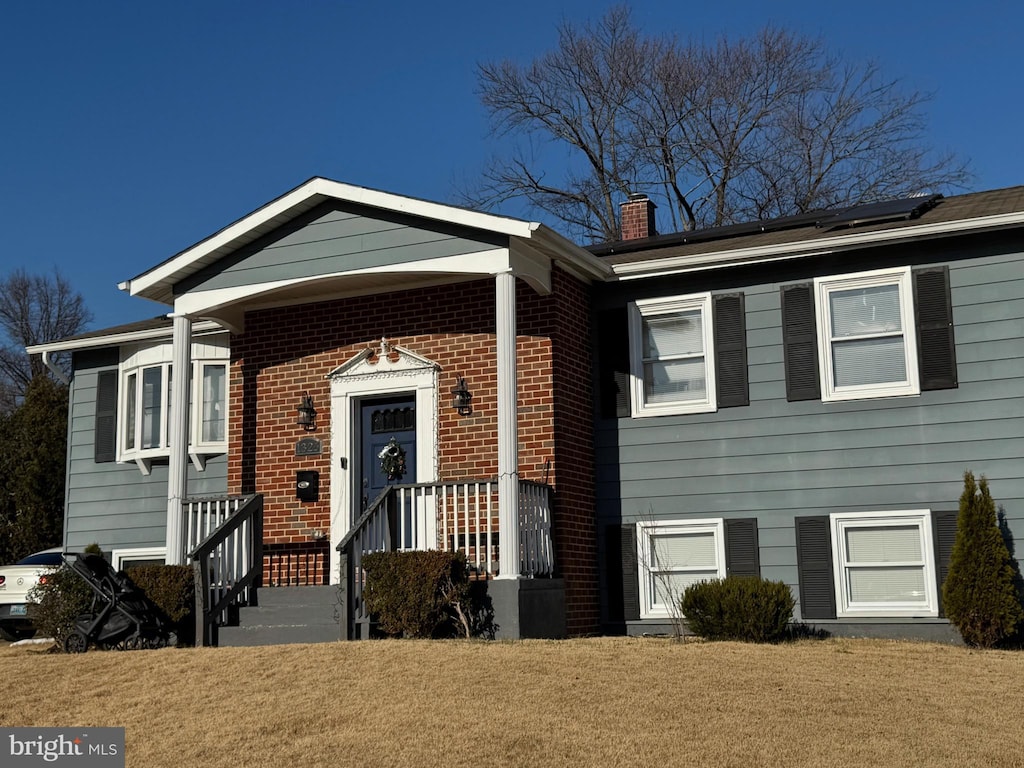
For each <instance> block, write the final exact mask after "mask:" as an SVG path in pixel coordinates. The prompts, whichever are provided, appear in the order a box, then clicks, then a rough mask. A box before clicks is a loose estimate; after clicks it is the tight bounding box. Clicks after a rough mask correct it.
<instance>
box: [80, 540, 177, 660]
mask: <svg viewBox="0 0 1024 768" xmlns="http://www.w3.org/2000/svg"><path fill="white" fill-rule="evenodd" d="M72 557H73V558H74V559H73V560H71V559H69V558H72ZM64 560H65V562H66V563H67V564H68V565H69V566H70V567H71V570H73V571H74V572H75V573H77V574H78V575H79V576H81V577H82V578H83V579H84V580H85V582H86V583H87V584H88V585H89V586H90V587H91V588H92V591H93V598H92V608H91V610H90V612H89V613H83V614H79V616H78V617H77V618H76V619H75V631H74V632H72V633H71V634H70V635H68V636H67V637H66V638H65V639H64V650H65V651H66V652H68V653H85V652H86V650H88V648H89V643H95V644H96V645H98V646H100V647H101V648H106V649H117V650H134V649H136V648H163V647H164V646H166V645H167V644H168V642H169V641H170V638H171V622H170V620H169V619H167V617H166V616H164V614H163V612H162V611H161V610H160V609H159V608H158V607H157V606H156V605H155V604H154V603H153V602H152V601H151V600H150V599H149V598H148V597H146V596H145V595H144V594H143V593H142V592H141V591H140V590H139V588H138V587H136V586H135V584H133V583H132V580H131V579H129V578H128V576H127V575H126V574H125V573H124V572H123V571H117V572H115V571H114V569H113V568H111V567H110V565H109V563H107V561H106V560H104V559H103V558H102V557H101V556H100V555H91V554H83V553H81V552H69V553H68V554H67V555H65V558H64Z"/></svg>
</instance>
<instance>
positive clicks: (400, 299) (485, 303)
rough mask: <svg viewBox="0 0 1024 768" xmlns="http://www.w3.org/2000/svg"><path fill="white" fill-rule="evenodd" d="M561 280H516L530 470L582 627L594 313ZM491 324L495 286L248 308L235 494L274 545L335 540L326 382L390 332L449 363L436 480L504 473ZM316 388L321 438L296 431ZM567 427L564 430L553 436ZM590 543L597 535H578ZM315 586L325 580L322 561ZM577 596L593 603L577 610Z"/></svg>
mask: <svg viewBox="0 0 1024 768" xmlns="http://www.w3.org/2000/svg"><path fill="white" fill-rule="evenodd" d="M554 280H555V285H556V290H555V292H554V293H553V295H551V296H538V295H537V294H536V293H535V292H534V291H533V290H532V289H530V288H529V287H528V286H527V285H525V284H524V283H522V282H519V283H518V284H517V318H518V326H519V327H518V333H517V339H516V356H517V366H518V394H519V404H518V405H519V472H520V475H521V476H522V477H523V478H524V479H529V480H536V481H540V482H545V481H546V482H548V483H550V484H551V485H552V486H553V487H555V489H556V502H557V507H556V518H555V528H556V531H557V534H556V564H557V565H558V566H559V568H560V570H561V571H562V572H563V573H564V575H565V577H566V579H567V583H568V589H569V595H568V596H567V597H568V598H569V603H570V626H571V628H572V631H574V632H576V633H579V632H589V631H594V630H596V627H597V617H596V611H597V609H596V606H597V598H596V594H594V592H595V591H596V583H597V578H596V571H595V564H594V563H595V557H594V551H593V550H594V547H595V537H594V530H593V479H592V476H593V469H592V458H591V454H592V447H591V441H590V425H591V421H592V419H591V415H590V404H589V403H590V372H589V349H590V347H589V342H588V341H587V340H586V338H587V334H588V332H589V331H588V324H589V308H588V307H587V300H586V288H585V286H583V285H582V284H580V283H579V282H578V281H576V280H575V279H574V278H571V277H569V276H567V275H565V274H564V273H561V272H559V271H557V270H555V273H554ZM494 328H495V309H494V283H493V281H491V280H479V281H473V282H467V283H460V284H456V285H446V286H438V287H432V288H423V289H415V290H410V291H401V292H394V293H388V294H381V295H377V296H367V297H359V298H350V299H341V300H334V301H325V302H318V303H313V304H304V305H300V306H292V307H282V308H276V309H266V310H259V311H255V312H250V313H248V314H247V315H246V325H245V333H244V334H243V335H241V336H236V337H235V338H234V339H233V340H232V346H231V353H232V369H231V380H230V388H231V403H232V404H233V405H234V404H237V403H244V408H242V410H241V412H239V409H238V408H237V406H236V407H235V409H234V410H233V411H232V413H231V420H230V426H229V439H230V450H229V463H228V486H229V489H230V491H231V492H232V493H249V492H253V491H256V492H259V493H262V494H263V495H264V539H265V541H266V542H267V543H268V544H271V545H279V546H281V547H283V546H284V545H288V547H287V548H288V549H295V548H297V547H299V546H300V545H308V546H313V544H314V543H315V542H316V541H317V537H319V536H320V535H322V534H327V533H329V531H330V471H331V453H330V450H329V449H330V439H331V412H330V411H331V408H330V382H329V381H328V380H327V379H326V378H325V377H326V375H327V374H328V373H330V371H332V370H334V369H335V368H336V367H337V366H339V365H341V364H342V363H344V362H346V361H348V360H349V359H351V358H352V357H353V356H354V355H356V354H358V353H359V352H361V351H363V350H364V349H366V348H367V347H372V346H376V345H379V343H380V339H381V337H385V338H386V339H387V340H388V342H389V343H390V344H397V345H400V346H403V347H405V348H407V349H409V350H411V351H413V352H415V353H416V354H419V355H422V356H423V357H426V358H428V359H430V360H433V361H434V362H436V363H437V364H438V365H439V366H440V368H441V371H440V376H439V387H440V392H439V393H438V394H439V405H440V409H439V414H438V452H439V455H438V470H439V478H440V479H442V480H447V479H459V478H470V477H490V476H493V475H496V474H497V386H496V378H495V369H496V344H495V337H494ZM556 347H557V348H556ZM562 347H564V349H563V348H562ZM556 367H557V370H556ZM456 376H462V377H464V378H465V379H466V383H467V386H468V387H469V389H470V391H471V392H472V393H473V413H472V414H471V415H470V416H465V417H463V416H459V415H458V414H457V413H456V412H455V410H454V409H453V408H452V407H451V398H450V395H449V392H450V389H451V387H452V386H454V384H455V379H456ZM307 391H308V392H309V393H310V395H311V396H312V398H313V402H314V404H315V406H316V409H317V427H316V430H315V431H313V432H311V433H306V432H303V430H302V429H301V428H299V427H297V426H296V425H295V421H296V417H297V412H296V407H297V406H298V404H299V399H300V396H301V395H302V394H303V393H305V392H307ZM559 408H565V410H566V412H565V413H564V414H562V413H560V412H559V411H558V409H559ZM558 429H563V430H565V431H566V434H565V435H562V436H559V437H558V439H557V440H556V431H557V430H558ZM305 436H312V437H315V438H317V439H320V440H322V441H323V443H324V452H323V454H322V455H321V456H312V457H296V456H295V443H296V441H297V440H298V439H300V438H301V437H305ZM563 456H564V458H563ZM560 462H563V463H564V464H565V466H562V467H561V468H560V467H559V463H560ZM560 469H561V473H560ZM299 470H318V471H319V472H320V499H319V501H317V502H301V501H299V500H298V499H296V498H295V488H294V482H295V473H296V471H299ZM562 478H564V481H563V479H562ZM563 525H564V526H565V530H562V526H563ZM580 537H585V538H586V541H577V539H578V538H580ZM312 578H313V581H314V582H315V583H320V582H321V581H322V571H321V570H319V566H317V569H316V570H314V571H313V574H312ZM583 582H586V584H584V583H583ZM577 600H582V601H583V602H585V603H587V607H585V608H580V607H578V606H577V604H576V602H577ZM591 602H592V603H593V614H594V616H593V617H591V608H590V607H589V604H590V603H591ZM591 619H592V621H591Z"/></svg>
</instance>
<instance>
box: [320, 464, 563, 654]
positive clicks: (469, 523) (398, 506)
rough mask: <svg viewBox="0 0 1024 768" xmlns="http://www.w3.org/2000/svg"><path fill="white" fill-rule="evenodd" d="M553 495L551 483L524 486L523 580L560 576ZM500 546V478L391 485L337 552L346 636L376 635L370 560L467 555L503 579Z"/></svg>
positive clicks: (483, 572)
mask: <svg viewBox="0 0 1024 768" xmlns="http://www.w3.org/2000/svg"><path fill="white" fill-rule="evenodd" d="M549 494H550V488H549V487H548V486H546V485H542V484H540V483H534V482H531V481H528V480H521V481H520V482H519V516H518V517H519V532H520V535H519V572H520V574H521V575H523V576H528V577H541V576H551V575H552V574H553V572H554V549H553V546H552V542H551V505H550V495H549ZM499 546H500V536H499V531H498V490H497V482H496V481H495V480H493V479H489V480H463V481H453V482H449V483H417V484H412V485H396V486H390V487H389V488H387V489H385V490H384V491H383V492H382V493H381V494H380V495H379V496H378V497H377V498H376V499H374V501H373V502H372V503H371V504H370V506H369V507H368V508H367V510H366V511H365V512H364V513H363V514H362V515H361V516H360V518H359V519H358V520H357V521H356V523H355V524H354V525H353V526H352V528H351V530H350V531H349V533H348V534H347V535H346V536H345V538H344V539H342V540H341V542H339V544H338V546H337V549H338V551H339V553H340V554H341V573H340V577H341V588H342V592H343V593H342V596H341V600H340V606H341V607H340V611H341V617H340V619H341V625H342V629H343V632H344V636H345V637H348V638H349V639H355V638H366V637H368V636H369V626H370V616H369V614H368V613H367V612H366V610H365V607H364V603H363V586H364V583H363V582H364V579H363V570H362V558H363V555H365V554H369V553H371V552H389V551H394V550H424V549H440V550H444V551H460V552H463V553H464V554H465V555H466V560H467V561H468V563H469V566H470V569H471V570H472V571H474V572H476V573H477V574H478V575H480V576H482V577H485V578H489V577H492V576H496V575H497V574H498V547H499Z"/></svg>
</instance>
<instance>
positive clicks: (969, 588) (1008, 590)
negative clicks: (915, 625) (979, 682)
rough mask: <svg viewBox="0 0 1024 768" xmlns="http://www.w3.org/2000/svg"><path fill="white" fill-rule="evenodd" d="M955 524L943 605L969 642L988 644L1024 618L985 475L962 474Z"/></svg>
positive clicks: (1011, 630) (1013, 629) (1001, 638)
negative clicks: (958, 508) (962, 488)
mask: <svg viewBox="0 0 1024 768" xmlns="http://www.w3.org/2000/svg"><path fill="white" fill-rule="evenodd" d="M956 525H957V530H956V540H955V541H954V544H953V552H952V555H951V557H950V562H949V573H948V574H947V575H946V580H945V582H943V584H942V602H943V606H944V607H945V610H946V616H947V617H948V618H949V621H950V623H951V624H953V626H955V627H956V628H957V630H958V631H959V632H960V636H961V637H962V638H963V640H964V642H965V643H967V645H974V646H979V647H981V648H991V647H993V646H995V645H998V644H999V643H1000V642H1002V641H1004V640H1006V639H1008V638H1010V637H1012V636H1013V635H1014V633H1015V632H1016V630H1017V627H1018V625H1020V624H1021V622H1022V621H1024V608H1022V607H1021V601H1020V595H1019V593H1018V590H1017V586H1016V584H1015V583H1014V578H1015V571H1014V568H1013V561H1012V559H1011V557H1010V551H1009V549H1008V548H1007V546H1006V542H1005V540H1004V539H1003V535H1002V532H1001V531H1000V530H999V523H998V518H997V516H996V505H995V502H994V501H993V500H992V495H991V493H990V492H989V489H988V480H987V479H986V478H985V477H984V476H982V477H981V480H980V482H975V480H974V474H973V473H971V472H965V473H964V490H963V493H962V494H961V496H960V514H959V515H958V516H957V522H956Z"/></svg>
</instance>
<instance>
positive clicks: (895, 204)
mask: <svg viewBox="0 0 1024 768" xmlns="http://www.w3.org/2000/svg"><path fill="white" fill-rule="evenodd" d="M941 199H942V195H928V196H921V197H904V198H902V199H901V200H885V201H883V202H880V203H865V204H863V205H855V206H853V207H852V208H847V209H846V210H845V211H840V212H839V213H837V214H836V215H835V216H829V217H828V218H825V219H821V220H820V221H819V222H818V223H817V226H819V227H838V226H847V227H853V226H856V225H858V224H869V223H879V222H883V221H901V220H906V219H916V218H917V217H918V216H920V215H921V214H922V213H925V212H926V211H930V210H931V209H932V208H934V207H935V206H936V205H938V203H939V200H941Z"/></svg>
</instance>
